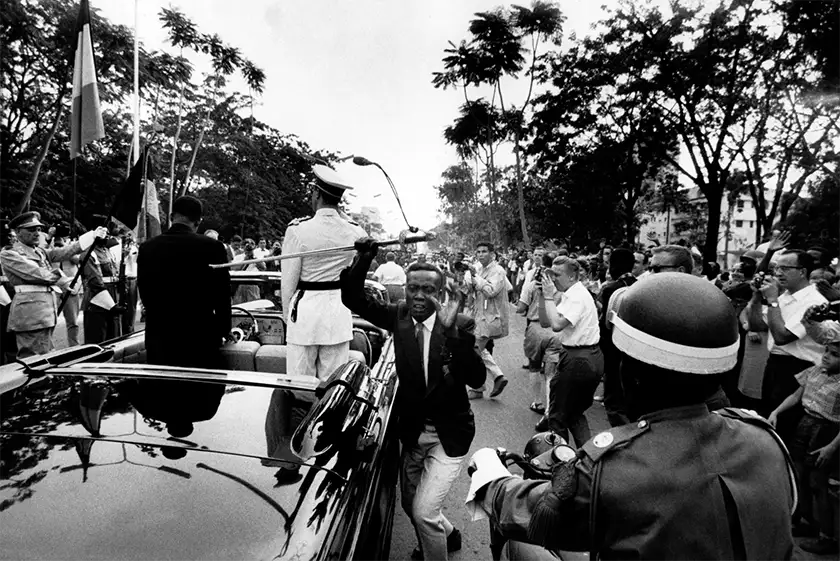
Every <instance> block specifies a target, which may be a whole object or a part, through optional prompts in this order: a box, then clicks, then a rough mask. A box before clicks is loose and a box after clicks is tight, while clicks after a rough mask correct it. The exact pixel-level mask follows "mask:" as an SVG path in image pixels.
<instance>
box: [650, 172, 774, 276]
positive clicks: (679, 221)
mask: <svg viewBox="0 0 840 561" xmlns="http://www.w3.org/2000/svg"><path fill="white" fill-rule="evenodd" d="M685 195H686V197H687V199H688V203H689V204H690V206H691V207H692V208H691V210H690V211H689V212H674V211H673V210H672V211H671V212H667V211H661V210H660V211H656V212H648V213H644V214H642V216H641V218H642V222H643V224H642V225H641V226H640V228H639V237H638V239H637V242H638V243H641V244H644V245H648V244H649V243H650V241H649V240H650V237H649V236H653V235H655V236H656V237H657V238H658V239H659V242H660V243H662V244H665V243H677V242H678V241H679V240H681V239H682V240H685V241H686V242H688V244H689V245H691V244H693V243H695V242H697V241H698V239H701V238H703V237H704V236H705V235H706V217H707V216H708V209H707V204H706V197H705V196H703V194H702V193H701V192H700V189H699V188H697V187H691V188H690V189H688V190H686V191H685ZM765 200H767V204H768V206H769V205H770V204H771V202H772V193H770V192H768V193H767V196H766V197H765ZM756 221H757V217H756V212H755V208H754V207H753V201H752V197H750V194H749V193H742V194H741V195H739V196H737V197H735V198H734V201H733V204H732V206H731V207H730V204H729V200H728V199H727V198H726V197H724V199H723V201H721V209H720V231H719V237H718V245H717V256H718V263H720V264H721V266H722V267H725V268H728V267H731V266H732V265H733V264H735V263H736V262H737V261H738V258H739V257H740V256H741V254H743V253H744V252H745V251H746V250H748V249H750V248H752V247H754V246H755V233H756V228H757V224H756Z"/></svg>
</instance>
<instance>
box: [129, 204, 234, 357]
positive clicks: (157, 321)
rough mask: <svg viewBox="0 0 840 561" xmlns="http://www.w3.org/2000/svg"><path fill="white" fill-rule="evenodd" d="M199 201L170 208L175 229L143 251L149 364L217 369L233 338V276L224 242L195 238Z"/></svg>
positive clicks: (140, 272) (140, 266) (141, 285)
mask: <svg viewBox="0 0 840 561" xmlns="http://www.w3.org/2000/svg"><path fill="white" fill-rule="evenodd" d="M201 214H202V205H201V201H200V200H198V199H196V198H195V197H190V196H189V195H187V196H184V197H180V198H178V199H176V200H175V202H174V203H173V205H172V216H171V224H172V225H171V226H170V227H169V230H167V231H166V232H164V233H163V234H161V235H159V236H156V237H154V238H151V239H150V240H148V241H146V242H145V243H143V245H141V246H140V252H139V254H138V256H137V288H138V290H139V291H140V298H141V299H142V300H143V304H144V305H145V307H146V353H147V357H146V359H147V362H148V363H149V364H162V365H168V366H185V367H196V368H219V367H220V366H221V360H220V358H221V357H220V352H219V349H220V347H221V346H222V340H223V339H224V337H225V336H226V335H227V334H228V333H230V274H229V273H228V270H227V269H211V268H210V267H209V265H211V264H215V263H227V261H228V259H227V253H226V252H225V246H224V245H222V243H221V242H219V241H217V240H214V239H212V238H208V237H207V236H202V235H199V234H197V233H196V228H197V227H198V224H199V222H201Z"/></svg>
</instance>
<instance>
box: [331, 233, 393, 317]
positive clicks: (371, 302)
mask: <svg viewBox="0 0 840 561" xmlns="http://www.w3.org/2000/svg"><path fill="white" fill-rule="evenodd" d="M356 249H357V253H356V257H355V258H354V259H353V263H352V264H351V265H350V266H349V267H347V268H346V269H344V270H343V271H341V278H340V280H341V302H342V303H343V304H344V305H345V306H347V308H348V309H349V310H350V311H351V312H353V313H354V314H357V315H358V316H359V317H361V318H363V319H366V320H367V321H369V322H371V323H372V324H374V325H376V326H377V327H381V328H382V329H387V330H389V331H392V330H393V327H394V323H395V319H396V313H397V305H396V304H383V303H382V302H380V301H378V300H377V299H375V298H373V297H371V296H370V295H369V294H368V293H367V292H365V278H366V277H367V271H368V269H369V268H370V264H371V262H372V261H373V258H374V257H376V250H377V246H376V242H375V241H374V240H372V239H371V238H362V239H361V240H359V241H357V242H356Z"/></svg>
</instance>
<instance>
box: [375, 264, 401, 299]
mask: <svg viewBox="0 0 840 561" xmlns="http://www.w3.org/2000/svg"><path fill="white" fill-rule="evenodd" d="M396 261H397V255H396V254H395V253H394V252H393V251H389V252H388V253H386V254H385V263H383V264H382V265H380V266H379V267H377V268H376V271H374V273H373V278H374V279H376V281H377V282H379V283H381V284H382V285H383V286H384V287H385V289H386V290H387V291H388V300H389V301H390V302H392V303H394V304H396V303H397V302H399V301H400V300H404V299H405V271H403V268H402V267H400V266H399V265H397V263H396Z"/></svg>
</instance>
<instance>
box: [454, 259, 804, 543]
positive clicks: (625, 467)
mask: <svg viewBox="0 0 840 561" xmlns="http://www.w3.org/2000/svg"><path fill="white" fill-rule="evenodd" d="M612 321H613V324H614V329H613V334H612V337H613V342H614V343H615V346H616V347H617V348H618V350H619V351H621V352H622V353H623V356H622V359H621V363H620V377H621V385H622V388H623V391H624V392H625V396H626V404H627V406H628V414H629V416H630V418H631V419H633V422H632V423H630V424H627V425H623V426H619V427H614V428H612V429H610V430H608V431H605V432H602V433H600V434H598V435H596V436H595V437H593V438H592V439H591V440H590V441H588V442H587V443H586V444H584V446H583V447H582V448H581V449H579V450H578V451H577V454H576V455H575V457H574V458H573V459H571V460H567V461H558V463H557V464H556V466H555V467H554V469H553V474H552V481H551V482H539V481H523V480H522V479H520V478H518V477H512V476H510V474H509V472H507V470H505V469H504V466H502V465H501V462H499V460H498V456H496V455H495V454H488V453H487V452H486V451H485V450H481V451H479V452H478V453H477V454H476V456H477V457H474V459H475V461H476V466H477V468H478V469H477V470H476V471H475V473H474V474H473V481H472V486H471V487H470V492H469V495H468V497H467V499H468V508H470V509H471V510H472V511H473V512H474V513H475V514H476V515H478V517H481V516H482V515H489V517H490V518H491V522H492V523H494V524H495V525H496V527H498V528H500V529H501V532H502V533H503V534H504V535H506V536H507V537H512V538H513V539H520V540H522V539H523V537H524V536H528V541H530V542H532V543H537V544H540V545H543V546H544V547H547V548H549V549H553V550H569V551H589V552H590V557H591V558H592V559H596V558H597V557H601V558H603V559H625V558H630V557H633V558H637V559H789V558H790V557H791V555H792V553H793V541H792V537H791V513H792V511H793V509H794V508H795V506H796V483H795V479H794V478H795V474H794V471H793V467H792V464H791V461H790V457H789V455H788V453H787V449H786V448H785V446H784V444H783V443H782V441H781V440H780V439H779V437H778V435H777V434H776V433H775V431H774V430H773V428H772V426H771V425H770V424H769V423H768V422H767V421H766V420H765V419H763V418H762V417H759V416H758V415H757V414H755V413H753V412H751V411H747V410H742V409H729V408H727V409H722V410H719V411H715V412H711V411H709V409H708V408H707V406H706V404H705V403H704V400H705V399H707V398H708V397H709V396H711V395H713V393H714V392H716V391H717V389H718V387H719V383H720V378H719V376H720V374H721V373H723V372H726V371H727V370H729V369H731V368H732V367H733V365H734V364H735V360H736V355H737V352H738V329H737V323H736V318H735V315H734V312H733V310H732V307H731V305H730V304H729V302H728V301H727V299H726V297H725V296H724V295H723V294H722V293H721V292H720V290H718V289H717V288H715V287H714V286H713V285H711V284H710V283H708V282H706V281H704V280H702V279H699V278H696V277H693V276H691V275H686V274H679V273H662V274H658V275H652V276H650V277H648V278H645V279H642V280H640V281H639V282H637V283H636V284H634V285H633V286H631V287H630V288H628V289H627V291H626V293H625V297H624V300H623V302H622V306H621V308H620V310H619V312H618V314H617V315H616V314H614V315H613V317H612ZM479 454H481V456H478V455H479ZM494 458H495V459H494Z"/></svg>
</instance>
